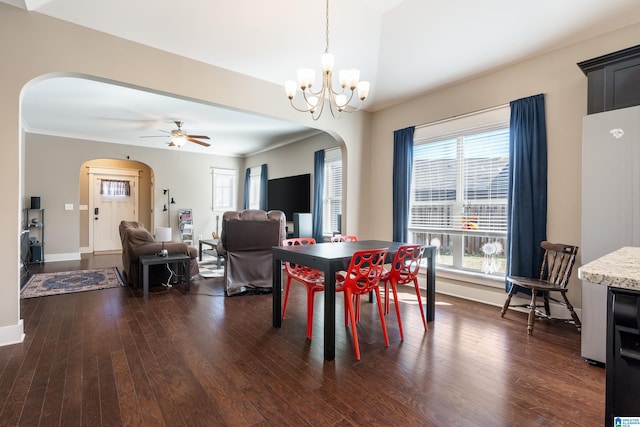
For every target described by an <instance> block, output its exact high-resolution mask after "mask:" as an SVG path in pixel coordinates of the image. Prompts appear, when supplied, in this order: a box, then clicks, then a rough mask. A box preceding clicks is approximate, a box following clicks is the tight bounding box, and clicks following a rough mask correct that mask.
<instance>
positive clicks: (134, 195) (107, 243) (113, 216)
mask: <svg viewBox="0 0 640 427" xmlns="http://www.w3.org/2000/svg"><path fill="white" fill-rule="evenodd" d="M91 177H92V179H91V180H90V182H91V189H92V193H93V197H92V204H91V206H90V209H91V212H90V218H91V223H92V226H93V239H92V240H93V251H94V252H100V251H115V250H121V249H122V243H121V241H120V234H119V230H118V227H119V225H120V221H122V220H127V221H137V220H138V176H137V174H136V175H112V174H91Z"/></svg>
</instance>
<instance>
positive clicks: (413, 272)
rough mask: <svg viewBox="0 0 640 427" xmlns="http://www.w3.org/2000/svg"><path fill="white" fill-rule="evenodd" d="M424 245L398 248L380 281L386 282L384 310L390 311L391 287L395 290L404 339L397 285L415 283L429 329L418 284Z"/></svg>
mask: <svg viewBox="0 0 640 427" xmlns="http://www.w3.org/2000/svg"><path fill="white" fill-rule="evenodd" d="M424 250H425V248H424V246H421V245H404V246H400V247H399V248H398V252H396V255H395V257H394V258H393V261H392V262H391V269H390V270H386V269H385V270H383V272H382V276H381V277H380V282H382V283H384V298H385V300H384V311H385V313H389V300H390V298H389V288H391V291H392V292H393V302H394V305H395V308H396V316H397V317H398V327H399V329H400V339H401V340H404V332H403V331H402V319H401V318H400V304H398V302H399V300H398V290H397V285H406V284H409V283H412V284H413V287H414V288H415V291H416V296H417V298H418V307H420V314H421V315H422V324H423V325H424V330H425V331H426V330H427V320H426V318H425V316H424V308H423V307H422V297H421V296H420V287H419V286H418V271H419V270H420V262H421V261H422V256H423V255H424Z"/></svg>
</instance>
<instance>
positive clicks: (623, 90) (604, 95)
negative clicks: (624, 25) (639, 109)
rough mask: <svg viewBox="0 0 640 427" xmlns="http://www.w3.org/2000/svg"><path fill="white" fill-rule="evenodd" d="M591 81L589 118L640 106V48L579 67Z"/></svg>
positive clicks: (589, 84)
mask: <svg viewBox="0 0 640 427" xmlns="http://www.w3.org/2000/svg"><path fill="white" fill-rule="evenodd" d="M578 67H580V69H581V70H582V72H583V73H584V74H585V75H586V76H587V78H588V93H587V114H593V113H601V112H603V111H609V110H617V109H619V108H626V107H633V106H635V105H640V45H638V46H634V47H630V48H628V49H623V50H620V51H618V52H613V53H610V54H608V55H603V56H599V57H597V58H593V59H589V60H586V61H582V62H579V63H578Z"/></svg>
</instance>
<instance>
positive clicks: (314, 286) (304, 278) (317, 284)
mask: <svg viewBox="0 0 640 427" xmlns="http://www.w3.org/2000/svg"><path fill="white" fill-rule="evenodd" d="M315 244H316V240H315V239H314V238H313V237H298V238H293V239H284V240H283V241H282V246H297V245H315ZM284 265H285V270H286V272H287V283H286V285H285V292H284V303H283V306H282V319H283V320H284V316H285V314H286V312H287V302H288V301H289V288H290V287H291V280H296V281H297V282H300V283H302V284H303V285H304V286H305V288H306V289H307V338H308V339H311V337H312V335H313V305H314V300H315V298H314V297H315V295H316V293H318V292H322V291H324V274H323V273H322V271H320V270H316V269H315V268H310V267H307V266H304V265H300V264H294V263H291V262H285V264H284Z"/></svg>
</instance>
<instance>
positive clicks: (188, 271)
mask: <svg viewBox="0 0 640 427" xmlns="http://www.w3.org/2000/svg"><path fill="white" fill-rule="evenodd" d="M185 266H186V270H185V272H184V277H185V279H184V280H185V282H184V283H185V285H184V290H185V291H186V292H189V290H190V289H191V257H189V259H188V260H186V261H185ZM183 268H184V267H183Z"/></svg>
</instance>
